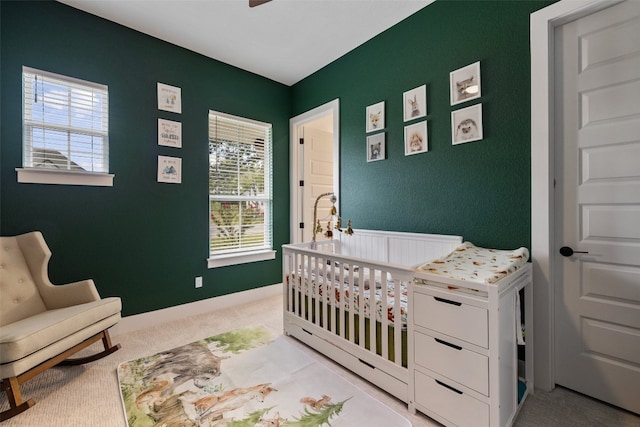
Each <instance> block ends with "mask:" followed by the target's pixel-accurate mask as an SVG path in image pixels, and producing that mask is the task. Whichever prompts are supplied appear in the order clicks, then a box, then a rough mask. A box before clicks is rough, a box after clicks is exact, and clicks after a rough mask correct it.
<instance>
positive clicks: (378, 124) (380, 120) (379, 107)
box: [367, 101, 384, 132]
mask: <svg viewBox="0 0 640 427" xmlns="http://www.w3.org/2000/svg"><path fill="white" fill-rule="evenodd" d="M381 129H384V101H382V102H378V103H377V104H372V105H369V106H368V107H367V132H373V131H376V130H381Z"/></svg>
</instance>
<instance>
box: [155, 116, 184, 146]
mask: <svg viewBox="0 0 640 427" xmlns="http://www.w3.org/2000/svg"><path fill="white" fill-rule="evenodd" d="M158 145H163V146H165V147H175V148H182V123H180V122H174V121H173V120H165V119H158Z"/></svg>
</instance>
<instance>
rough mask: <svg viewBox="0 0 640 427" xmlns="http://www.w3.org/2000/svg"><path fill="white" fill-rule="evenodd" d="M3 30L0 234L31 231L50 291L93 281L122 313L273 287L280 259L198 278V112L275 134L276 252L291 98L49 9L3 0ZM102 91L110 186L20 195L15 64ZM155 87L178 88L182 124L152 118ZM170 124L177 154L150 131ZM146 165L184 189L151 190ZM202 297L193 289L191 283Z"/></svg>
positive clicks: (201, 258)
mask: <svg viewBox="0 0 640 427" xmlns="http://www.w3.org/2000/svg"><path fill="white" fill-rule="evenodd" d="M0 8H1V9H0V11H1V19H2V22H1V24H2V27H1V39H2V40H1V49H2V52H1V55H2V56H1V60H2V65H1V66H2V69H1V70H2V76H1V79H2V80H1V83H2V87H1V96H2V98H1V108H2V112H1V119H2V130H1V134H0V136H1V141H0V149H1V151H0V154H1V156H0V158H1V172H0V173H1V175H0V179H1V187H0V190H1V207H0V209H1V210H0V229H1V233H2V235H15V234H19V233H23V232H28V231H32V230H41V231H42V232H43V234H44V236H45V239H46V241H47V243H48V244H49V246H50V247H51V250H52V252H53V257H52V259H51V262H50V265H49V271H50V276H51V278H52V280H53V281H54V282H55V283H66V282H69V281H75V280H80V279H84V278H93V279H94V280H95V282H96V285H97V287H98V290H99V292H100V293H101V295H103V296H108V295H118V296H120V297H122V300H123V305H124V308H123V314H124V315H131V314H136V313H141V312H146V311H150V310H154V309H159V308H165V307H169V306H174V305H178V304H183V303H186V302H192V301H196V300H200V299H205V298H210V297H213V296H218V295H223V294H228V293H231V292H237V291H242V290H246V289H250V288H256V287H260V286H264V285H270V284H273V283H278V282H280V281H281V257H280V252H278V257H277V259H276V260H273V261H263V262H258V263H253V264H250V265H242V266H234V267H224V268H218V269H211V270H209V269H207V267H206V258H207V257H208V209H209V208H208V184H207V182H208V177H207V173H208V168H207V165H208V148H207V144H208V139H207V114H208V110H209V109H214V110H217V111H223V112H226V113H230V114H235V115H239V116H243V117H248V118H252V119H255V120H260V121H263V122H269V123H272V124H273V135H274V150H273V160H274V169H275V172H274V176H273V183H274V189H275V190H274V208H273V213H274V218H275V224H274V232H275V247H276V248H277V249H280V246H281V245H282V244H283V243H286V242H288V239H289V226H288V221H289V193H288V191H289V183H288V180H289V177H288V162H289V160H288V147H289V141H288V138H289V130H288V120H289V117H290V91H291V89H290V88H289V87H287V86H284V85H281V84H279V83H276V82H273V81H271V80H268V79H265V78H262V77H259V76H256V75H255V74H251V73H248V72H245V71H242V70H239V69H237V68H234V67H231V66H228V65H226V64H223V63H220V62H217V61H214V60H211V59H209V58H206V57H203V56H201V55H198V54H196V53H193V52H191V51H188V50H185V49H182V48H179V47H176V46H174V45H171V44H168V43H165V42H162V41H160V40H158V39H154V38H152V37H149V36H146V35H143V34H141V33H138V32H136V31H133V30H130V29H127V28H125V27H122V26H119V25H117V24H114V23H112V22H109V21H106V20H103V19H100V18H97V17H94V16H92V15H89V14H86V13H84V12H81V11H78V10H76V9H73V8H70V7H68V6H65V5H62V4H60V3H56V2H48V1H47V2H5V1H3V2H2V4H1V6H0ZM23 65H26V66H29V67H33V68H37V69H42V70H46V71H50V72H54V73H58V74H62V75H68V76H72V77H76V78H80V79H84V80H89V81H93V82H97V83H102V84H106V85H108V87H109V101H110V106H109V113H110V121H109V128H110V171H111V173H114V174H115V179H114V186H113V187H110V188H109V187H82V186H65V185H40V184H18V183H17V181H16V172H15V168H16V167H21V166H22V153H21V147H22V110H21V105H22V95H21V75H22V74H21V73H22V66H23ZM157 82H161V83H165V84H169V85H172V86H177V87H180V88H181V89H182V114H174V113H170V112H164V111H160V110H158V109H157V97H156V84H157ZM158 118H165V119H170V120H175V121H180V122H181V123H182V140H183V147H182V148H181V149H176V148H171V147H162V146H159V145H158V144H157V119H158ZM158 155H164V156H175V157H180V158H182V173H183V176H182V184H165V183H158V182H156V178H157V157H158ZM196 276H203V279H204V287H203V288H201V289H195V286H194V278H195V277H196Z"/></svg>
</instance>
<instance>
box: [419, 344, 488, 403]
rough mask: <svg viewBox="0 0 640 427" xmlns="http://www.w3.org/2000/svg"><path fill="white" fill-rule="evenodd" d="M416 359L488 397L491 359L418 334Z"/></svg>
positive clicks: (422, 364)
mask: <svg viewBox="0 0 640 427" xmlns="http://www.w3.org/2000/svg"><path fill="white" fill-rule="evenodd" d="M414 360H415V363H416V364H417V365H420V366H423V367H425V368H427V369H430V370H432V371H434V372H437V373H439V374H440V375H443V376H445V377H447V378H451V379H452V380H454V381H456V382H458V383H460V384H463V385H465V386H467V387H469V388H471V389H473V390H475V391H477V392H479V393H482V394H484V395H485V396H488V395H489V358H488V357H487V356H483V355H482V354H478V353H476V352H473V351H471V350H467V349H465V348H462V347H460V346H457V345H455V344H452V343H449V342H447V341H445V340H442V339H439V338H435V337H432V336H429V335H426V334H422V333H419V332H416V333H415V334H414Z"/></svg>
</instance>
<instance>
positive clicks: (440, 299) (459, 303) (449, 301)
mask: <svg viewBox="0 0 640 427" xmlns="http://www.w3.org/2000/svg"><path fill="white" fill-rule="evenodd" d="M433 298H434V299H435V300H436V301H438V302H444V303H446V304H451V305H457V306H458V307H460V306H461V305H462V303H461V302H458V301H451V300H450V299H444V298H440V297H433Z"/></svg>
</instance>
